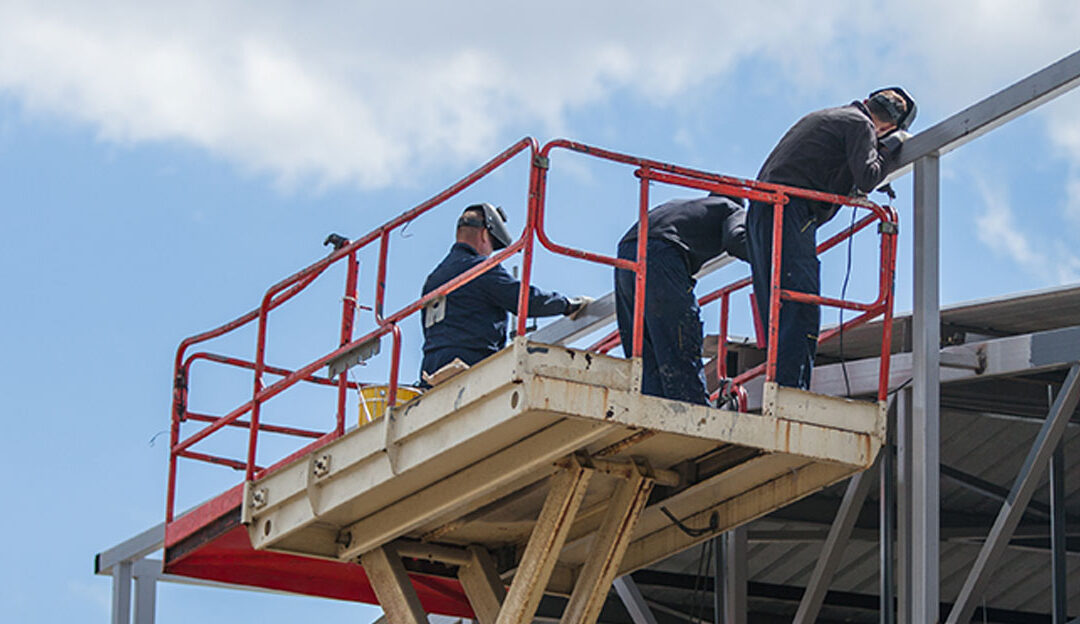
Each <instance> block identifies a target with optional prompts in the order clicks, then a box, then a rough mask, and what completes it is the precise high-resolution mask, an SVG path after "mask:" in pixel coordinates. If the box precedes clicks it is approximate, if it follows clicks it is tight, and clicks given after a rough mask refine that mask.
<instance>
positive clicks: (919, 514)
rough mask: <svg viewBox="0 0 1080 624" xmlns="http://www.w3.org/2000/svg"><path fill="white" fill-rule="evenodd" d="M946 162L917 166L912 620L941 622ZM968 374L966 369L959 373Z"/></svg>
mask: <svg viewBox="0 0 1080 624" xmlns="http://www.w3.org/2000/svg"><path fill="white" fill-rule="evenodd" d="M939 176H940V162H939V157H938V155H937V154H929V155H927V156H923V157H922V158H920V159H919V160H918V161H916V162H915V183H914V196H915V206H914V209H913V210H914V213H915V225H914V227H913V228H912V229H913V233H914V236H913V241H914V243H913V247H914V254H913V255H914V270H915V280H914V288H915V293H914V297H913V303H914V306H913V310H914V313H913V316H912V351H911V353H912V367H911V379H912V384H911V441H912V444H911V483H910V487H911V507H910V508H909V511H910V513H911V536H912V540H911V594H910V596H909V599H910V600H911V609H912V611H911V613H910V616H911V621H916V622H936V621H937V619H938V609H939V606H938V602H939V600H938V595H939V587H938V584H939V581H938V579H939V574H940V571H939V565H940V564H939V558H938V553H939V549H940V542H939V515H940V505H941V497H940V496H939V489H940V485H939V481H940V478H941V477H940V473H939V469H938V465H939V463H940V460H939V456H940V454H941V449H940V446H941V438H940V418H939V416H940V414H939V411H940V408H939V403H940V391H941V371H940V353H941V305H940V300H939V290H940V288H939V278H940V260H941V252H940V240H939V239H940V230H939V224H938V221H939V211H940V205H939V201H940V191H939V186H940V178H939ZM956 370H963V369H956Z"/></svg>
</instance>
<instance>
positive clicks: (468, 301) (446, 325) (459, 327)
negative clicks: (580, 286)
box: [420, 243, 569, 385]
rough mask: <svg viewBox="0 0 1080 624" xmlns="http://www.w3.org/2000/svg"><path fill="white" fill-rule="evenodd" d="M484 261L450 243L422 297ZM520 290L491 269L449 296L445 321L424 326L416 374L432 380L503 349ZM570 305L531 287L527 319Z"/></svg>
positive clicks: (508, 277)
mask: <svg viewBox="0 0 1080 624" xmlns="http://www.w3.org/2000/svg"><path fill="white" fill-rule="evenodd" d="M485 259H486V256H481V255H480V254H479V253H477V251H476V250H475V249H473V248H472V247H471V246H470V245H467V244H465V243H454V245H453V247H451V248H450V253H449V254H447V256H446V258H444V259H443V261H442V262H440V263H439V265H438V266H437V267H435V270H433V271H432V272H431V274H430V275H428V276H427V279H426V280H425V281H424V291H423V293H424V294H425V295H426V294H427V293H429V292H431V291H432V290H435V289H436V288H438V287H439V286H442V285H443V284H445V283H446V282H448V281H450V280H451V279H453V278H455V277H457V276H458V275H461V274H462V273H464V272H465V271H468V270H469V269H471V268H472V267H474V266H476V265H478V264H480V263H481V262H483V261H484V260H485ZM520 288H521V282H519V281H518V280H516V279H514V277H513V276H512V275H510V273H508V272H507V271H506V269H504V268H502V265H495V266H494V267H492V268H491V269H488V270H487V271H486V272H484V273H483V274H482V275H480V276H479V277H477V278H476V279H474V280H472V281H471V282H469V283H467V284H465V285H464V286H462V287H460V288H458V289H457V290H454V291H452V292H451V293H450V294H448V295H447V296H446V316H445V317H444V318H443V320H441V321H439V322H438V323H435V324H434V325H432V326H431V327H424V359H423V362H422V363H421V364H420V370H421V371H422V372H425V373H428V374H429V375H430V374H431V373H434V372H435V371H437V370H439V369H440V368H442V367H443V366H445V365H446V364H449V363H450V362H451V361H453V359H454V358H461V360H462V361H463V362H465V363H466V364H468V365H469V366H472V365H473V364H476V363H477V362H479V361H480V360H482V359H484V358H486V357H487V356H489V355H491V354H493V353H495V352H497V351H499V350H500V349H502V348H503V347H504V346H506V326H507V313H508V312H517V304H518V291H519V289H520ZM568 305H569V302H568V301H567V298H566V297H564V296H562V295H560V294H558V293H554V292H551V293H549V292H544V291H543V290H540V289H539V288H537V287H535V286H530V288H529V316H555V315H558V314H563V313H565V312H566V309H567V306H568ZM421 379H423V377H421ZM422 385H423V384H422Z"/></svg>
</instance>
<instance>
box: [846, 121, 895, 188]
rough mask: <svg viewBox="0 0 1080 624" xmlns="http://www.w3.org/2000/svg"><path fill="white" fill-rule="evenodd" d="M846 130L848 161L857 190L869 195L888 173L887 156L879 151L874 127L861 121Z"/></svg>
mask: <svg viewBox="0 0 1080 624" xmlns="http://www.w3.org/2000/svg"><path fill="white" fill-rule="evenodd" d="M846 130H847V131H846V133H845V138H846V141H845V143H846V146H847V161H848V167H849V168H850V169H851V174H852V176H853V177H854V180H855V188H856V189H857V190H859V191H862V192H863V193H869V192H870V191H872V190H874V189H875V188H876V187H877V185H878V184H880V183H881V181H882V180H884V179H885V175H886V174H887V173H888V169H887V163H886V154H885V153H884V152H882V151H880V150H878V142H877V137H876V136H875V135H874V126H873V125H870V124H867V123H863V122H861V121H860V122H859V123H851V124H849V125H848V126H847V128H846Z"/></svg>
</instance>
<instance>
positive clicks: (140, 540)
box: [94, 522, 165, 574]
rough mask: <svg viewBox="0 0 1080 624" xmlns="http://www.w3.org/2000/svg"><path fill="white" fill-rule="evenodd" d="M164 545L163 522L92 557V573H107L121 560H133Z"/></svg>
mask: <svg viewBox="0 0 1080 624" xmlns="http://www.w3.org/2000/svg"><path fill="white" fill-rule="evenodd" d="M164 545H165V523H164V522H162V523H161V524H158V525H156V526H154V527H152V528H149V529H147V530H145V531H143V532H142V533H139V534H138V535H136V536H135V537H132V538H130V539H126V540H124V541H123V542H120V543H119V544H117V545H116V546H113V547H112V548H110V549H108V550H105V551H102V552H100V553H98V554H97V556H95V557H94V573H95V574H108V573H109V572H111V571H112V567H113V566H114V565H116V564H117V563H120V562H121V561H129V562H130V561H135V560H137V559H142V558H143V557H145V556H147V555H149V554H151V553H153V552H154V551H157V550H160V549H161V547H162V546H164Z"/></svg>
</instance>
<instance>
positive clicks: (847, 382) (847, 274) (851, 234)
mask: <svg viewBox="0 0 1080 624" xmlns="http://www.w3.org/2000/svg"><path fill="white" fill-rule="evenodd" d="M855 211H856V208H855V207H854V206H853V207H852V208H851V224H850V225H849V226H848V246H847V269H846V270H845V271H844V285H843V286H841V287H840V299H841V300H842V299H844V298H845V297H846V296H847V287H848V280H849V279H851V246H852V242H853V239H854V238H855ZM838 312H839V318H840V326H839V327H838V329H839V333H840V370H842V371H843V372H844V386H845V387H847V396H848V397H850V396H851V379H849V378H848V372H847V360H846V359H845V358H844V308H839V310H838Z"/></svg>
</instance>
